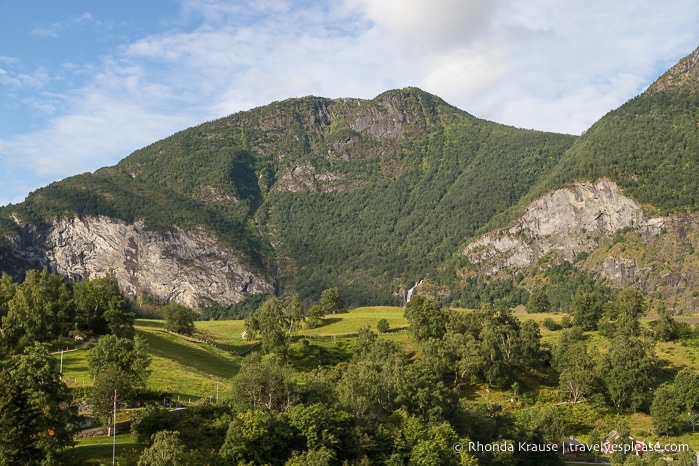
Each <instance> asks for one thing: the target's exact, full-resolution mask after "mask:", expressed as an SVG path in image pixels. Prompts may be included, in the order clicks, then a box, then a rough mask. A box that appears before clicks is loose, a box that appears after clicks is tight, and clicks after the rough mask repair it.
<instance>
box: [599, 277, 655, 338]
mask: <svg viewBox="0 0 699 466" xmlns="http://www.w3.org/2000/svg"><path fill="white" fill-rule="evenodd" d="M646 309H647V306H646V300H645V298H644V297H643V294H641V292H640V291H638V290H637V289H635V288H631V287H626V288H624V289H623V290H621V291H619V292H618V293H617V295H616V296H615V298H614V299H613V300H612V301H611V302H610V303H609V304H608V305H607V310H606V312H605V314H606V317H607V319H608V320H607V325H606V326H605V327H604V332H603V333H604V334H605V336H606V337H608V338H613V337H615V336H617V335H621V336H627V337H631V336H637V335H638V334H639V333H640V328H641V326H640V323H639V319H640V318H641V317H642V316H643V315H644V314H645V313H646ZM611 322H613V325H609V323H611ZM602 330H603V329H602V326H600V331H602Z"/></svg>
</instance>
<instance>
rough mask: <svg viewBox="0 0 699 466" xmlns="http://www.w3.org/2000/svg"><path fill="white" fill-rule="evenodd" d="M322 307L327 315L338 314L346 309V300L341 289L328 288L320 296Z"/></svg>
mask: <svg viewBox="0 0 699 466" xmlns="http://www.w3.org/2000/svg"><path fill="white" fill-rule="evenodd" d="M320 305H321V306H322V307H323V310H325V314H326V315H327V314H336V313H338V312H342V311H343V310H344V309H345V300H344V298H343V297H342V294H340V289H339V288H328V289H327V290H324V291H323V292H322V293H321V294H320Z"/></svg>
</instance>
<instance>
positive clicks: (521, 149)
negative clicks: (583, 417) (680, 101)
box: [0, 88, 575, 305]
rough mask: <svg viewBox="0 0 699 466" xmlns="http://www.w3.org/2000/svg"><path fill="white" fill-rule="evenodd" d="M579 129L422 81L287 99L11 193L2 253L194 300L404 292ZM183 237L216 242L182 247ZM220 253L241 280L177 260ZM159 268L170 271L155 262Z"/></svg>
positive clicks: (362, 298) (435, 272)
mask: <svg viewBox="0 0 699 466" xmlns="http://www.w3.org/2000/svg"><path fill="white" fill-rule="evenodd" d="M574 139H575V138H574V137H573V136H568V135H558V134H551V133H544V132H539V131H528V130H522V129H516V128H512V127H507V126H503V125H499V124H496V123H492V122H488V121H484V120H480V119H477V118H475V117H473V116H471V115H469V114H468V113H466V112H463V111H461V110H459V109H456V108H454V107H452V106H450V105H448V104H446V103H445V102H444V101H443V100H441V99H439V98H437V97H435V96H433V95H430V94H428V93H425V92H423V91H420V90H419V89H414V88H408V89H403V90H395V91H389V92H386V93H384V94H381V95H380V96H378V97H376V98H375V99H373V100H360V99H337V100H330V99H324V98H317V97H305V98H300V99H290V100H286V101H283V102H276V103H273V104H271V105H268V106H265V107H261V108H257V109H254V110H251V111H247V112H241V113H238V114H235V115H232V116H230V117H226V118H223V119H220V120H216V121H213V122H210V123H205V124H203V125H200V126H198V127H195V128H191V129H188V130H185V131H182V132H180V133H177V134H175V135H173V136H171V137H169V138H167V139H164V140H162V141H159V142H157V143H155V144H152V145H150V146H148V147H145V148H143V149H141V150H139V151H136V152H135V153H133V154H131V155H130V156H128V157H126V158H125V159H124V160H122V161H121V162H119V163H118V164H117V165H116V166H114V167H109V168H104V169H101V170H98V171H97V172H95V173H93V174H83V175H79V176H75V177H71V178H68V179H65V180H63V181H60V182H57V183H53V184H51V185H50V186H48V187H46V188H43V189H40V190H37V191H35V192H33V193H31V194H30V195H29V196H28V198H27V199H26V200H25V201H24V202H23V203H21V204H18V205H11V206H7V207H5V208H4V209H2V211H1V212H0V217H2V220H3V222H2V226H3V229H4V232H5V234H6V235H7V239H6V244H7V247H5V249H4V253H3V258H2V264H3V266H4V268H5V269H6V270H8V271H11V272H13V273H14V274H15V275H19V274H21V271H22V270H23V268H26V267H30V266H31V267H34V266H37V265H47V266H50V267H51V268H53V269H55V270H57V271H59V272H61V273H63V274H65V275H67V276H69V277H71V278H73V279H76V278H79V277H80V276H85V275H88V274H91V275H96V274H101V273H104V271H105V268H108V267H109V268H113V269H114V270H115V272H116V273H117V276H118V277H119V279H120V282H121V283H122V286H124V287H125V289H126V290H127V291H128V292H129V293H131V294H132V295H133V294H136V293H138V292H140V291H146V292H148V293H151V294H156V295H158V296H161V297H163V298H166V299H177V300H180V301H183V302H187V303H188V304H190V305H193V304H194V303H196V302H198V301H201V300H202V299H205V300H206V299H212V300H215V301H218V302H220V303H223V304H229V303H231V302H235V301H237V300H239V299H240V298H241V297H242V296H243V294H244V293H251V292H261V291H266V292H269V291H272V290H274V289H275V288H276V289H277V290H279V291H284V292H288V291H292V290H295V291H298V292H299V293H300V294H301V295H302V297H305V298H308V299H317V296H318V295H319V294H320V291H322V290H323V289H325V288H328V287H331V286H339V287H340V288H341V289H342V291H343V294H344V295H345V298H346V300H347V301H348V302H349V303H352V304H362V303H373V304H380V303H390V302H398V300H399V299H398V298H397V297H396V296H394V294H396V293H397V292H398V291H399V290H400V289H401V288H403V289H406V288H409V287H410V286H412V284H413V283H414V282H416V281H417V280H419V279H422V278H424V277H426V276H431V277H440V276H443V275H445V274H448V273H449V272H450V271H449V270H447V268H448V267H449V263H450V262H451V261H453V260H454V257H455V256H456V251H457V250H458V246H459V245H460V244H462V242H463V239H464V238H467V237H469V236H472V235H473V234H474V233H475V232H476V231H477V230H478V229H479V228H480V227H482V226H483V225H485V224H486V223H487V222H488V221H490V220H491V218H492V217H493V216H494V215H495V214H497V213H498V212H501V211H503V210H504V209H506V208H508V207H510V206H512V205H513V204H514V203H516V202H517V201H518V200H519V199H520V198H521V197H522V196H523V195H524V194H526V193H527V192H528V191H529V189H530V188H531V187H532V186H533V185H534V184H535V183H536V182H537V181H539V180H540V179H541V177H542V176H543V175H544V174H546V173H548V172H550V170H551V169H552V168H553V167H555V166H556V164H557V163H558V161H559V159H560V157H561V156H562V155H563V153H564V152H565V150H566V149H567V148H568V147H570V145H571V144H572V143H573V141H574ZM71 225H72V226H75V225H77V226H80V229H79V230H80V231H79V232H78V230H76V229H71V230H70V232H68V230H67V228H68V227H69V226H71ZM97 229H99V230H101V231H104V232H108V233H100V234H101V235H102V238H103V240H101V241H102V242H103V243H105V244H111V245H113V248H114V250H115V251H116V252H115V253H114V257H112V258H110V259H109V260H107V259H104V252H103V251H104V248H102V247H101V246H100V247H98V246H93V245H92V244H93V243H94V241H93V239H91V234H92V232H93V231H95V230H97ZM59 231H64V233H63V234H62V238H64V239H63V240H59V239H56V238H55V237H57V236H61V234H59V233H57V232H59ZM138 232H141V233H138ZM139 234H147V235H150V236H151V238H154V239H149V240H147V241H145V244H149V245H151V247H152V248H156V245H157V248H156V249H157V251H155V252H153V255H152V257H156V256H157V257H161V258H162V264H161V265H160V266H158V265H157V264H156V262H157V261H155V259H151V260H145V259H144V258H143V257H142V254H143V251H144V249H145V246H144V245H142V246H139V247H135V246H134V244H133V243H134V242H135V243H136V244H138V243H139V240H137V239H136V238H137V237H138V236H139ZM72 235H78V236H79V238H80V239H79V240H76V239H74V238H73V237H72ZM185 236H187V237H188V238H190V239H192V238H194V237H195V236H197V237H199V238H200V240H201V241H200V243H201V242H204V243H206V244H207V246H206V247H205V248H204V249H205V250H206V251H209V252H204V250H196V251H195V250H190V249H186V248H183V247H181V246H180V244H181V242H182V241H183V238H184V237H185ZM68 237H69V238H70V239H67V238H68ZM130 238H134V241H133V242H132V241H131V240H130ZM204 238H206V239H204ZM192 241H194V240H193V239H192ZM66 248H67V249H66ZM100 248H101V249H100ZM66 250H69V251H70V252H65V251H66ZM59 251H64V252H62V253H60V252H59ZM207 255H210V256H211V257H212V258H215V260H219V261H223V262H226V261H225V260H223V259H222V257H224V256H226V255H228V256H230V255H234V256H235V257H236V258H237V262H238V263H239V267H237V268H236V270H235V271H231V272H230V274H231V280H232V281H233V282H235V283H234V284H232V285H231V286H230V288H231V289H230V290H228V291H223V290H221V289H217V290H213V289H208V288H207V287H206V286H201V285H194V284H192V283H189V284H188V285H185V282H187V279H186V278H185V279H184V280H180V281H181V282H182V284H181V285H180V284H175V283H171V278H170V277H169V275H163V272H164V271H165V270H169V271H170V274H172V273H175V274H176V275H178V276H180V277H186V276H196V275H201V274H199V272H198V270H199V269H201V268H204V269H206V272H205V273H204V275H205V276H207V277H212V278H207V279H206V280H204V281H208V280H213V273H212V271H213V270H215V269H216V266H214V265H213V264H208V263H207V260H206V257H207ZM99 258H102V259H99ZM170 259H171V260H170ZM212 260H213V259H212ZM154 268H155V269H158V270H156V271H154V272H153V273H154V274H155V275H156V276H157V275H162V276H163V278H162V279H161V280H160V281H162V282H163V283H161V284H158V286H155V285H154V281H155V282H158V280H153V277H149V276H148V274H147V273H146V272H145V270H146V269H150V270H154ZM173 270H174V272H173ZM246 283H247V284H248V289H247V291H244V284H246ZM250 285H254V286H253V288H254V290H252V289H250ZM219 288H220V287H219ZM236 291H237V292H238V295H239V296H233V295H234V294H236Z"/></svg>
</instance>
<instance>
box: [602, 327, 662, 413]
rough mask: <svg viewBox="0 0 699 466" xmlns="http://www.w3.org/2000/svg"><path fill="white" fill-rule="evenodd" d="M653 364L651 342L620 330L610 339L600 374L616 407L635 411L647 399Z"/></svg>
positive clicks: (620, 409) (653, 354) (654, 361)
mask: <svg viewBox="0 0 699 466" xmlns="http://www.w3.org/2000/svg"><path fill="white" fill-rule="evenodd" d="M655 366H656V357H655V352H654V351H653V348H652V346H651V345H649V344H646V343H645V342H643V341H641V340H639V339H638V338H636V337H629V336H626V335H623V334H622V335H620V336H618V337H616V338H615V339H614V340H613V341H612V344H611V346H610V348H609V351H608V352H607V354H606V355H605V357H604V359H603V361H602V364H601V366H600V374H599V376H600V379H601V380H602V381H603V382H604V384H605V386H606V388H607V392H608V394H609V399H610V401H611V402H612V405H613V406H614V407H615V408H616V409H617V410H618V411H622V410H625V409H631V410H632V411H634V410H636V409H638V408H639V407H640V406H641V405H642V404H643V403H644V402H645V401H646V393H648V388H649V387H650V385H651V383H652V381H653V379H652V373H653V369H654V368H655Z"/></svg>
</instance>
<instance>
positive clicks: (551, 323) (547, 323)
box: [541, 317, 563, 332]
mask: <svg viewBox="0 0 699 466" xmlns="http://www.w3.org/2000/svg"><path fill="white" fill-rule="evenodd" d="M541 325H543V326H544V328H545V329H547V330H551V331H552V332H555V331H556V330H560V329H562V328H563V327H561V326H560V325H559V324H558V322H556V321H555V320H553V319H552V318H551V317H547V318H545V319H544V321H543V322H542V323H541Z"/></svg>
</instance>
